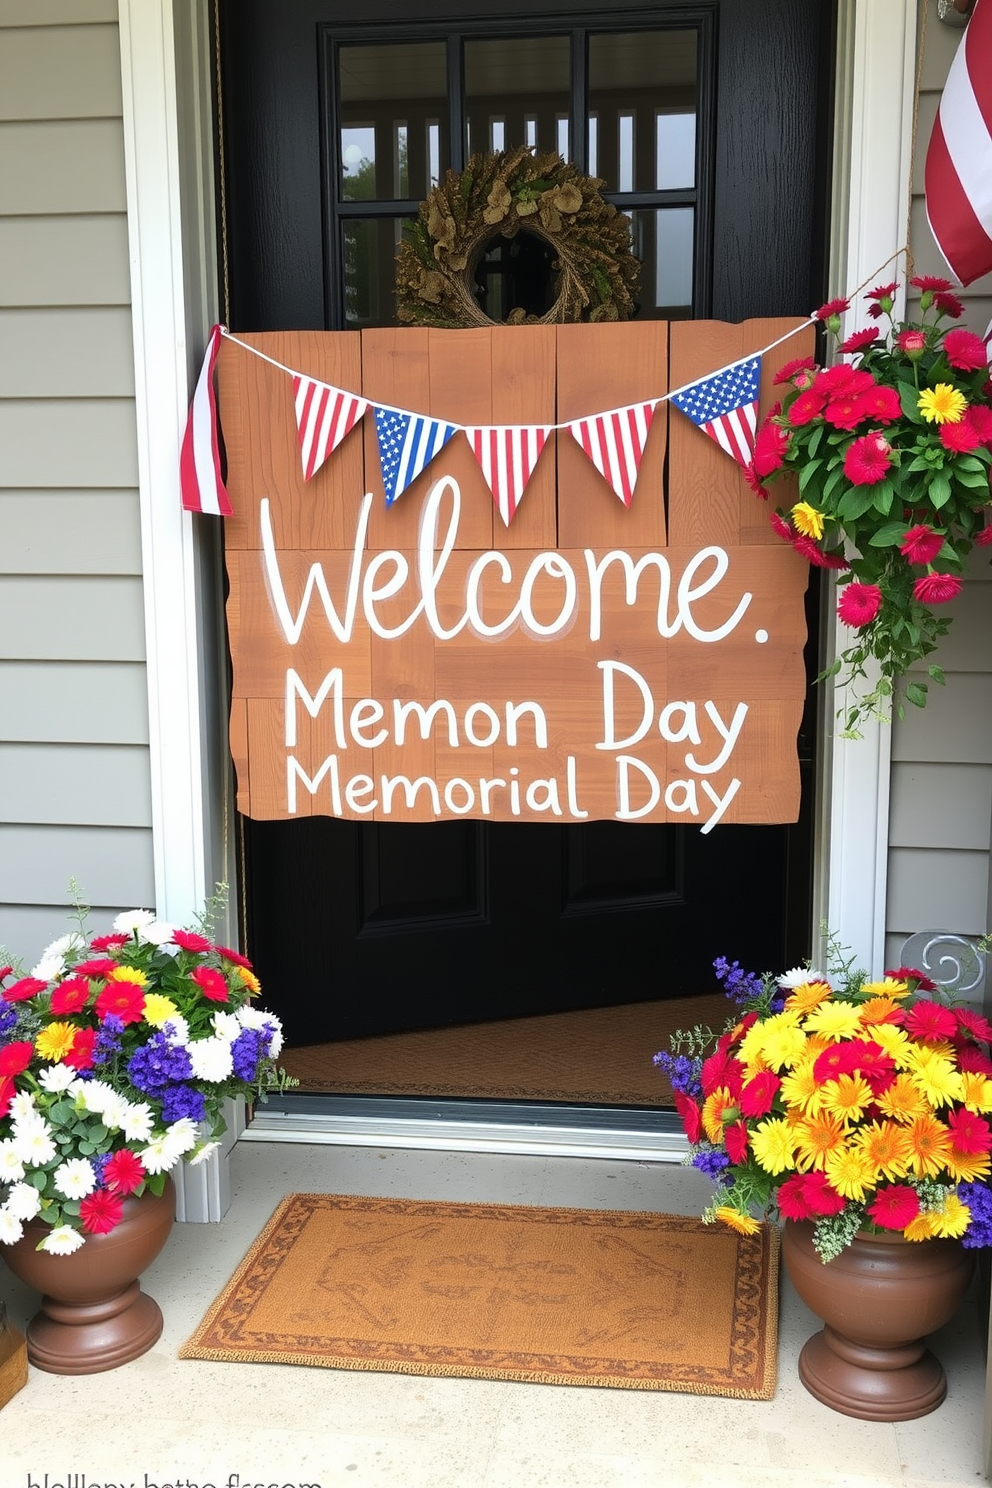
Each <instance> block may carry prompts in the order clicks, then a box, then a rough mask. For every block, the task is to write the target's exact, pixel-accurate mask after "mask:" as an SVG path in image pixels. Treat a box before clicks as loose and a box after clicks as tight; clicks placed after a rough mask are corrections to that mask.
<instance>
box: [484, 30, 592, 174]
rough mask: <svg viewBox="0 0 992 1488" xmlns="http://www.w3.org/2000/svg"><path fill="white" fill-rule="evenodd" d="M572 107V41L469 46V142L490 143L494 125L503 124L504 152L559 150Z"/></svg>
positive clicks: (510, 40)
mask: <svg viewBox="0 0 992 1488" xmlns="http://www.w3.org/2000/svg"><path fill="white" fill-rule="evenodd" d="M569 108H570V101H569V40H568V37H567V36H531V37H493V38H492V39H491V40H487V41H466V43H465V113H466V124H467V130H466V142H467V144H468V146H469V147H470V148H471V146H472V145H474V146H475V148H476V149H478V148H479V146H480V143H481V142H482V141H486V142H488V140H489V139H490V120H491V119H499V120H501V121H502V123H503V139H504V141H505V143H504V145H503V148H504V149H507V150H513V149H516V147H517V146H518V145H529V144H535V145H536V146H537V148H538V149H539V150H557V149H558V148H559V136H558V129H557V125H556V120H557V117H558V115H559V114H561V115H564V117H565V121H566V128H567V120H568V113H569Z"/></svg>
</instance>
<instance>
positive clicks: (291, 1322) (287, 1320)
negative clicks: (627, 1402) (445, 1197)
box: [180, 1194, 779, 1400]
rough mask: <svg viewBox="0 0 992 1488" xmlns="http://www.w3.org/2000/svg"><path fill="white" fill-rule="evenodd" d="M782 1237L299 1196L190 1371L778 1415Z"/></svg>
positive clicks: (220, 1308)
mask: <svg viewBox="0 0 992 1488" xmlns="http://www.w3.org/2000/svg"><path fill="white" fill-rule="evenodd" d="M778 1250H779V1234H778V1230H777V1229H775V1228H774V1226H771V1225H762V1226H761V1229H760V1230H759V1232H758V1234H757V1235H753V1236H742V1235H737V1234H735V1233H734V1232H733V1231H732V1230H729V1229H727V1228H725V1227H724V1226H722V1225H704V1224H703V1223H702V1221H700V1220H698V1219H686V1218H681V1217H678V1216H676V1215H671V1214H641V1213H611V1212H608V1211H604V1210H599V1209H540V1208H532V1207H530V1206H523V1205H514V1206H508V1205H494V1204H451V1203H445V1204H441V1203H428V1202H420V1201H414V1200H405V1199H369V1198H355V1197H345V1196H341V1195H338V1194H290V1195H289V1197H288V1198H286V1199H284V1200H283V1201H282V1203H281V1204H280V1205H279V1207H278V1208H277V1210H276V1212H275V1214H274V1215H273V1216H272V1218H271V1219H270V1221H269V1223H268V1224H267V1225H266V1226H265V1229H264V1230H263V1231H262V1233H261V1234H260V1235H259V1237H258V1239H257V1240H256V1241H255V1243H254V1245H253V1246H252V1248H251V1250H250V1251H249V1252H248V1254H247V1255H246V1257H245V1258H244V1260H243V1261H242V1262H241V1265H240V1266H239V1267H238V1269H237V1271H236V1272H235V1274H234V1276H233V1277H232V1278H231V1280H230V1281H229V1282H228V1284H227V1286H226V1287H225V1288H224V1290H223V1292H222V1293H221V1295H220V1296H219V1297H218V1299H217V1301H216V1302H214V1304H213V1306H212V1307H211V1308H210V1310H209V1312H208V1313H207V1315H206V1317H205V1318H204V1320H203V1322H202V1323H201V1324H200V1326H199V1328H198V1329H197V1330H196V1332H195V1333H194V1335H193V1337H192V1338H191V1339H190V1340H189V1342H188V1343H186V1344H185V1345H184V1346H183V1348H182V1349H181V1350H180V1357H181V1358H184V1359H219V1360H225V1359H226V1360H231V1361H238V1362H243V1363H274V1364H310V1365H322V1366H324V1367H326V1368H331V1369H359V1370H376V1371H382V1372H387V1373H401V1374H434V1375H462V1376H469V1377H475V1378H481V1379H511V1380H529V1381H534V1382H536V1383H541V1384H554V1385H610V1386H614V1387H619V1388H622V1389H628V1390H681V1391H685V1392H689V1393H693V1394H700V1395H730V1396H735V1397H737V1398H740V1399H747V1400H768V1399H770V1398H771V1395H772V1394H773V1392H774V1389H775V1355H776V1345H777V1326H778Z"/></svg>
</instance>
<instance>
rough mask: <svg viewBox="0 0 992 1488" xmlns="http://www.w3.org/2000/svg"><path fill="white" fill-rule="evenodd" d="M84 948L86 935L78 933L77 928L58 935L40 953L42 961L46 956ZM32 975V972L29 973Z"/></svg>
mask: <svg viewBox="0 0 992 1488" xmlns="http://www.w3.org/2000/svg"><path fill="white" fill-rule="evenodd" d="M85 948H86V936H85V935H80V933H79V931H78V930H70V931H69V933H68V934H67V935H60V936H59V937H58V939H57V940H53V941H52V943H51V945H47V946H46V947H45V949H44V950H43V951H42V953H41V959H42V960H43V961H44V959H45V957H46V956H65V955H66V954H67V953H68V952H69V951H82V950H85ZM31 975H32V976H34V972H32V973H31Z"/></svg>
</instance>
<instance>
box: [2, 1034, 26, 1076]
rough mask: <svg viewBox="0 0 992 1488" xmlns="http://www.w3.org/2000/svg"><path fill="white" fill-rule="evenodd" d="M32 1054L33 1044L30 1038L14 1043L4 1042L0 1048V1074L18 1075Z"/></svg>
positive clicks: (24, 1068)
mask: <svg viewBox="0 0 992 1488" xmlns="http://www.w3.org/2000/svg"><path fill="white" fill-rule="evenodd" d="M33 1055H34V1044H33V1043H32V1042H31V1040H30V1039H28V1040H26V1041H25V1042H18V1043H16V1044H5V1045H4V1047H3V1048H2V1049H0V1075H19V1074H20V1073H21V1072H22V1070H26V1069H27V1067H28V1065H29V1064H30V1063H31V1059H32V1057H33Z"/></svg>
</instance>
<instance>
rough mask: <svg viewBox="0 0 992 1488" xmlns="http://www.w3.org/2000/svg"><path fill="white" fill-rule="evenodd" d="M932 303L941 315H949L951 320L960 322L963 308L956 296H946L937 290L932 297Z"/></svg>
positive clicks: (943, 292)
mask: <svg viewBox="0 0 992 1488" xmlns="http://www.w3.org/2000/svg"><path fill="white" fill-rule="evenodd" d="M933 302H934V304H935V305H936V307H937V309H938V310H939V311H940V313H941V315H949V316H950V317H951V319H952V320H960V318H961V316H962V315H963V314H964V306H963V305H962V303H961V301H960V300H959V299H958V297H957V295H956V294H948V293H946V291H944V290H938V291H937V293H936V294H935V295H934V297H933Z"/></svg>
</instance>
